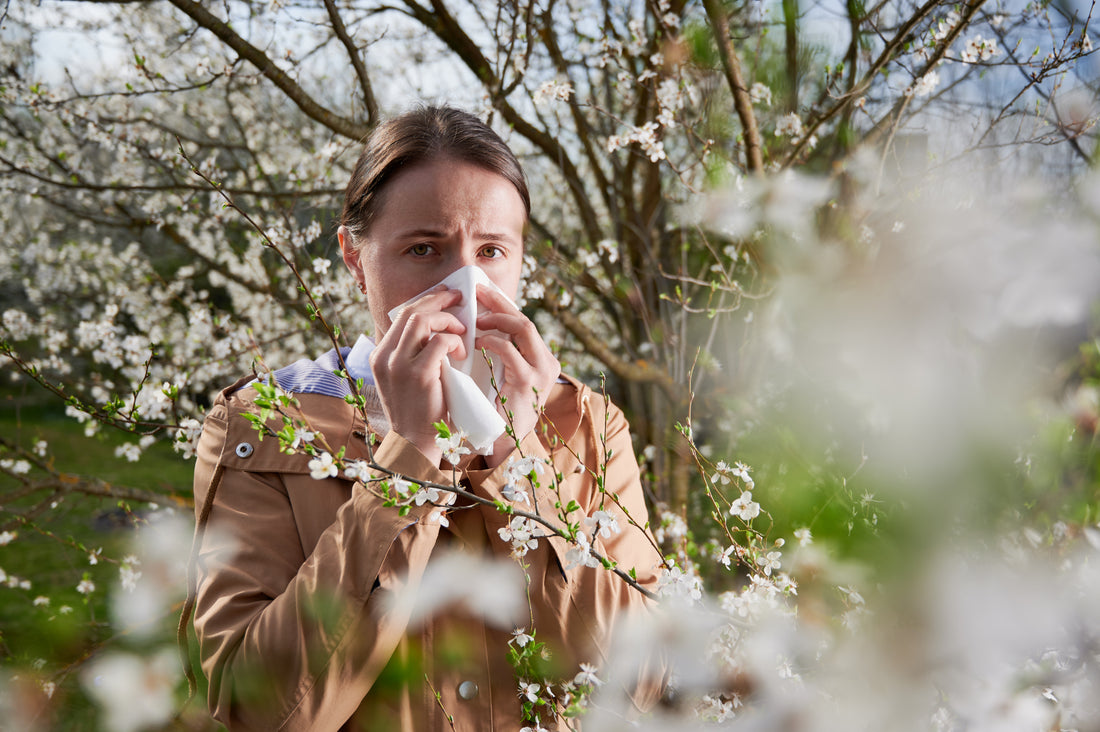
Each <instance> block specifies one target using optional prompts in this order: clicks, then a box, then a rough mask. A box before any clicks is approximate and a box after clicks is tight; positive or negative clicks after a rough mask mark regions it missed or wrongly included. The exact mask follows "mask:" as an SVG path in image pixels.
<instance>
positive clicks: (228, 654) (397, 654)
mask: <svg viewBox="0 0 1100 732" xmlns="http://www.w3.org/2000/svg"><path fill="white" fill-rule="evenodd" d="M566 382H567V383H566ZM244 383H245V380H242V381H240V382H238V383H237V384H235V385H234V386H232V387H229V388H228V389H226V390H225V391H223V392H222V393H221V394H220V395H219V397H218V398H217V400H216V402H215V404H214V405H213V407H212V409H211V410H210V412H209V414H208V415H207V418H206V421H205V423H204V426H203V434H202V438H201V440H200V443H199V449H198V456H197V460H198V462H197V466H196V469H195V503H196V511H197V512H201V508H202V507H203V505H204V504H205V503H206V502H207V497H208V496H209V495H210V494H211V492H214V499H213V502H212V504H211V505H210V510H209V518H208V520H207V521H206V522H205V526H203V525H200V526H199V530H198V532H197V534H196V535H197V537H198V541H199V542H200V543H199V546H198V551H197V567H196V571H197V578H198V585H197V586H198V590H197V596H196V598H197V599H196V606H195V618H194V627H195V631H196V634H197V637H198V640H199V645H200V653H201V659H202V667H203V670H204V672H205V673H206V676H207V678H208V679H209V682H210V683H209V706H210V710H211V712H212V713H213V715H214V717H215V718H216V719H218V720H219V721H221V722H222V723H224V724H225V725H227V726H228V727H229V728H231V729H234V730H236V729H255V730H337V729H341V730H343V729H348V730H359V729H369V730H440V729H451V728H452V723H451V722H450V721H448V717H450V718H451V719H453V728H454V729H456V730H508V732H518V730H519V729H520V727H521V726H523V724H522V723H521V722H520V716H521V708H520V700H519V697H518V694H517V689H518V685H517V681H516V679H515V677H514V674H513V671H512V668H511V666H510V665H509V662H508V660H507V643H508V640H509V638H510V637H511V633H510V632H509V631H510V629H503V628H501V629H498V628H494V627H490V626H488V625H486V624H485V623H483V622H482V621H481V620H480V619H478V618H474V617H470V616H469V615H468V614H466V613H465V612H464V611H462V610H460V609H455V610H453V611H448V612H446V613H441V614H439V615H436V616H435V617H434V618H432V619H431V620H429V621H428V622H427V623H426V624H424V625H422V626H420V627H417V628H410V627H408V615H407V613H406V612H404V611H402V610H399V609H396V608H395V606H394V603H392V602H389V599H390V598H392V596H393V595H394V593H398V592H401V591H402V590H405V589H408V588H410V587H415V586H416V585H417V583H418V582H419V580H420V578H421V576H422V575H423V573H424V571H425V567H426V566H427V564H428V562H429V561H430V559H431V557H432V556H433V554H437V553H439V552H441V551H443V550H444V547H446V548H459V549H462V550H465V551H473V552H477V553H479V554H486V553H489V554H492V555H498V556H501V557H507V556H508V554H509V551H510V549H511V547H510V545H509V544H508V543H506V542H504V541H502V540H501V539H500V537H499V536H498V533H497V529H499V528H501V527H503V526H505V524H506V522H507V521H508V517H506V516H505V515H503V514H501V513H499V512H498V511H496V510H495V509H493V508H492V507H484V506H475V507H473V508H469V509H465V510H456V511H452V512H451V513H450V514H449V516H450V521H451V525H450V526H449V527H447V528H441V526H440V524H439V523H438V522H435V521H429V520H428V513H429V511H430V510H434V509H433V508H432V507H431V506H430V505H425V506H422V507H415V506H414V507H413V509H412V511H411V512H410V513H409V514H408V515H406V516H400V515H399V514H398V511H397V509H395V508H393V507H386V506H384V505H383V502H382V500H381V499H379V498H378V497H377V496H376V495H375V494H374V493H372V492H371V491H370V490H368V489H367V488H365V487H364V485H363V483H362V482H355V483H353V482H352V481H350V480H346V479H343V478H329V479H324V480H315V479H313V478H312V477H311V476H310V474H309V469H308V468H307V462H308V460H309V457H308V456H306V455H303V454H295V455H287V454H284V453H281V452H280V451H279V445H278V440H277V439H276V438H274V437H270V436H269V437H266V438H265V439H263V440H260V439H258V433H257V432H256V431H255V429H254V428H253V427H252V425H251V423H250V422H249V421H247V420H246V419H244V418H243V417H242V416H241V415H242V413H244V412H247V411H249V410H252V411H255V410H256V407H255V405H254V404H252V401H251V400H252V398H254V397H255V391H254V390H252V389H251V388H249V387H243V388H242V385H243V384H244ZM297 397H298V400H299V404H300V409H301V413H302V415H304V416H305V418H306V419H307V420H308V422H309V424H310V425H311V426H312V428H313V429H314V430H315V431H317V432H318V433H320V434H321V435H323V436H324V438H325V440H327V443H328V444H329V445H332V446H333V447H334V448H335V447H336V446H346V448H347V453H346V456H345V457H346V458H348V459H357V458H358V459H365V458H366V457H367V450H366V443H365V439H364V438H365V435H366V430H367V426H366V424H365V422H364V421H363V419H362V417H361V415H360V414H359V413H358V412H357V411H356V410H354V409H353V408H352V407H350V406H349V405H348V404H346V403H345V402H343V401H342V400H340V399H337V398H334V397H329V396H324V395H318V394H300V395H297ZM272 424H274V423H272ZM275 426H276V427H279V426H281V425H275ZM546 426H549V429H543V427H546ZM547 435H554V437H553V438H550V437H547ZM603 435H606V442H604V441H603V440H602V439H601V436H603ZM521 449H522V451H523V454H525V455H537V456H539V457H541V458H548V459H549V460H551V461H552V463H553V466H554V469H555V471H556V472H557V473H559V474H560V475H561V476H562V480H561V483H560V486H559V488H560V492H561V500H562V502H563V505H567V504H568V502H569V500H576V501H577V502H578V503H579V504H580V505H581V506H582V510H583V512H584V514H585V515H589V514H591V512H592V511H594V510H596V509H597V508H600V504H601V495H600V493H599V491H598V489H597V481H596V480H595V478H594V477H593V476H592V474H591V473H590V472H589V470H591V469H595V470H598V469H599V467H600V466H601V465H602V464H603V463H604V462H605V458H604V456H605V455H610V456H611V457H610V459H609V460H606V463H607V467H606V478H605V484H606V487H607V490H608V492H610V493H614V494H615V495H616V496H617V497H618V499H619V501H620V502H621V504H622V505H623V506H624V507H625V508H626V510H627V511H629V513H630V516H631V517H633V518H634V519H635V520H636V521H637V523H638V524H640V525H642V526H647V525H648V524H647V513H646V508H645V504H644V501H643V498H642V490H641V486H640V482H639V478H638V466H637V462H636V459H635V457H634V452H633V449H632V446H631V442H630V435H629V430H628V426H627V423H626V420H625V419H624V417H623V415H622V413H621V412H620V411H619V410H618V409H617V408H615V407H614V406H612V405H610V404H608V403H607V402H606V401H605V400H604V399H603V397H601V396H600V395H598V394H595V393H594V392H592V391H591V390H590V389H588V388H587V387H585V386H583V385H581V384H579V383H578V382H576V381H573V380H564V379H563V380H562V381H561V382H559V383H558V384H557V385H556V386H555V387H554V390H553V392H552V393H551V396H550V398H549V400H548V402H547V406H546V412H545V417H544V424H543V425H542V426H540V429H539V430H536V432H535V433H532V434H531V435H529V436H528V437H527V438H526V439H525V440H524V441H523V443H522V445H521ZM375 460H376V461H377V463H378V464H380V465H382V466H385V467H386V468H388V469H389V470H392V471H394V472H396V473H399V474H401V475H405V476H408V477H409V478H411V479H416V480H422V481H433V482H438V483H444V484H450V483H451V476H450V475H447V474H444V473H442V472H441V471H440V470H439V469H438V467H437V466H435V465H432V464H430V463H429V462H428V460H427V459H426V458H425V457H424V456H423V454H422V453H420V452H419V451H418V450H417V449H416V448H414V447H413V446H412V445H411V444H410V443H408V442H407V441H405V440H404V439H403V438H402V437H401V436H400V435H397V434H396V433H392V432H391V433H389V434H387V435H386V436H385V437H384V439H382V441H381V443H380V445H378V446H377V447H376V451H375ZM505 463H507V461H505ZM586 468H588V469H589V470H586ZM460 477H461V479H462V483H463V485H464V486H465V487H467V488H468V489H469V490H471V491H473V492H474V493H475V494H477V495H479V496H482V497H485V498H489V499H493V500H503V498H502V496H501V489H502V488H503V487H504V486H505V485H506V480H505V476H504V467H503V465H502V466H500V467H498V468H496V469H494V470H469V471H466V472H465V473H464V474H460ZM541 482H542V486H541V487H538V488H536V489H535V490H534V491H532V499H533V500H534V501H535V502H536V503H537V505H538V506H539V509H540V511H541V513H542V515H548V514H549V515H553V514H554V513H555V511H554V509H553V506H554V503H555V502H556V501H557V500H558V496H557V495H556V494H555V493H554V492H553V490H552V489H551V488H550V485H549V484H550V482H551V481H550V480H548V479H546V476H544V479H543V480H542V481H541ZM602 503H603V508H604V509H605V510H608V511H610V512H612V513H613V514H614V515H615V516H616V517H617V519H618V523H619V525H620V527H621V529H622V530H621V532H620V533H618V534H615V535H613V536H611V537H610V538H608V539H597V541H596V544H595V548H596V549H597V550H599V551H601V552H602V553H605V554H606V555H607V556H609V557H610V558H612V559H613V560H614V561H615V562H617V564H618V566H619V567H620V568H623V569H626V570H630V569H633V570H634V571H635V572H636V573H637V578H638V580H639V581H640V583H641V584H642V585H643V586H647V587H648V588H650V589H653V587H654V586H655V583H656V566H657V562H658V560H659V557H658V555H657V552H656V550H655V549H654V548H653V545H652V543H651V541H650V538H649V536H648V535H647V533H646V532H645V531H643V530H641V529H639V528H637V527H635V526H632V525H631V524H630V523H629V522H628V521H627V519H626V517H625V515H623V511H622V510H620V509H618V508H616V507H615V506H614V504H613V503H612V502H611V501H609V500H606V499H605V500H604V501H602ZM567 549H568V547H567V546H566V543H565V541H564V540H561V539H557V538H554V539H542V540H540V541H539V544H538V547H537V548H536V549H534V550H532V551H531V552H529V553H528V555H527V556H526V557H524V561H525V562H526V563H527V565H528V569H527V572H528V575H529V577H530V590H529V593H530V603H531V610H532V612H533V616H534V627H535V628H536V630H537V632H538V637H539V639H540V640H543V641H545V642H547V644H548V646H549V647H550V648H551V649H552V651H553V661H554V662H556V663H557V664H559V666H558V667H559V668H560V669H561V671H562V675H563V676H566V677H568V676H571V675H572V674H574V673H576V671H577V666H578V664H579V663H581V662H587V663H593V664H597V665H602V664H603V663H604V662H605V660H606V659H605V653H606V652H607V648H608V643H609V638H610V637H611V634H612V631H613V630H614V629H615V628H616V626H617V625H619V624H620V621H621V620H623V619H624V618H625V617H626V616H627V615H628V614H630V613H635V612H645V611H646V610H647V608H648V604H649V600H647V599H646V598H645V597H644V596H643V595H642V594H641V593H639V592H638V591H637V590H636V589H634V588H631V587H629V586H628V585H627V584H626V583H625V582H623V581H622V580H621V579H620V578H618V577H616V576H614V575H613V574H612V573H611V572H608V571H606V570H604V569H603V568H588V567H584V566H583V565H582V566H579V567H576V568H573V569H570V570H568V571H567V570H565V569H564V567H565V566H567V562H566V561H565V556H566V551H567ZM529 621H530V616H528V622H527V623H517V625H529V624H530V622H529ZM528 630H530V628H528ZM643 676H644V677H646V678H648V679H650V681H648V682H642V683H639V684H638V685H637V686H636V687H634V688H633V689H632V690H630V692H629V693H630V694H631V696H632V698H633V701H634V703H635V705H636V706H637V707H638V708H641V709H645V708H647V707H649V706H650V705H652V704H653V703H654V702H655V701H656V699H657V697H658V696H659V694H660V688H661V682H660V681H658V682H656V683H654V682H653V681H652V679H654V678H659V674H658V673H655V672H652V671H649V672H644V673H643Z"/></svg>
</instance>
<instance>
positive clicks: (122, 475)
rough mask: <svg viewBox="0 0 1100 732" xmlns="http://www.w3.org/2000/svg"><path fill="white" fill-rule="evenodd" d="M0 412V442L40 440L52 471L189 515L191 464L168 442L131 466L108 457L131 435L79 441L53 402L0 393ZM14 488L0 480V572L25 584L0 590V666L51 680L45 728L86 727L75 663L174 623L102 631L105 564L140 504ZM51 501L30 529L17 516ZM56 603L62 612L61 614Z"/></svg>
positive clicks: (108, 582) (107, 583) (126, 539)
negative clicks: (84, 585) (88, 583)
mask: <svg viewBox="0 0 1100 732" xmlns="http://www.w3.org/2000/svg"><path fill="white" fill-rule="evenodd" d="M0 407H2V409H0V436H3V438H4V439H5V440H7V441H8V442H14V443H15V444H17V445H19V446H20V447H22V448H25V449H30V448H32V446H33V445H34V444H35V443H36V442H37V441H38V440H45V441H46V442H48V443H49V453H48V457H47V460H48V462H49V464H50V465H51V467H52V468H53V469H54V470H56V471H58V472H61V473H65V474H69V475H74V476H82V477H88V478H98V479H100V480H103V481H106V482H107V483H109V484H111V485H113V486H122V487H126V488H134V489H140V490H143V491H149V492H153V493H157V494H160V495H163V496H164V501H163V505H174V506H176V508H177V509H178V510H180V511H182V512H184V513H185V514H189V513H190V511H191V509H190V507H189V506H188V505H186V501H189V500H190V496H191V475H192V471H193V468H194V466H193V463H192V462H190V461H185V460H183V459H182V458H181V457H180V456H179V455H177V454H176V453H175V452H174V450H173V449H172V446H171V445H170V444H169V443H167V442H158V443H155V444H154V445H152V446H150V447H149V448H148V449H147V450H146V451H145V452H144V453H143V455H142V458H141V459H140V460H139V461H138V462H136V463H131V462H128V461H127V460H125V459H124V458H118V457H115V454H114V451H115V448H116V447H117V446H118V445H120V444H122V443H124V442H133V441H136V439H137V438H136V437H135V436H133V435H129V434H126V433H124V432H121V431H119V430H114V429H108V428H104V429H103V430H101V433H100V434H98V435H96V436H94V437H91V438H89V437H86V436H85V435H84V428H83V427H82V426H81V425H79V424H78V423H77V422H76V421H75V420H73V419H71V418H68V417H65V416H64V412H63V407H61V406H60V405H54V404H50V403H46V404H33V403H32V404H20V403H19V401H18V400H17V399H15V398H12V397H10V396H3V395H0ZM0 457H10V455H6V454H5V455H0ZM28 477H29V478H30V479H32V480H41V479H43V478H45V477H46V475H45V473H43V472H42V471H39V470H37V469H36V470H32V472H31V473H30V475H29V476H28ZM20 487H21V486H20V484H19V483H18V482H17V481H16V480H15V479H13V478H11V477H9V476H6V475H0V526H4V528H7V529H9V530H13V531H15V532H17V534H18V536H17V537H16V538H15V539H14V540H13V541H11V542H10V543H8V544H7V545H5V546H0V568H2V569H3V570H4V571H5V572H6V573H7V575H8V576H9V577H10V576H16V577H19V578H22V579H26V580H29V581H30V582H31V586H30V588H29V589H24V588H20V587H12V586H9V585H6V584H2V585H0V667H2V668H3V669H5V670H7V672H8V673H17V674H19V675H21V676H23V677H25V678H28V677H29V678H36V679H40V680H52V681H55V682H56V683H57V685H58V686H57V691H56V692H55V695H54V697H53V699H52V700H51V701H50V704H49V705H48V710H47V712H46V713H45V714H46V715H47V719H48V720H49V723H48V724H47V725H46V728H51V729H66V730H83V729H96V728H97V723H96V714H95V711H94V709H93V708H92V706H91V703H90V702H89V701H88V700H87V698H86V697H84V695H83V693H82V692H81V691H80V688H79V683H78V681H77V677H78V674H79V669H80V668H81V663H82V661H84V660H86V659H87V658H89V657H90V656H91V655H93V654H94V653H95V652H96V651H97V650H98V649H100V648H105V647H109V648H126V649H129V650H137V651H139V652H140V651H141V650H143V649H145V648H148V647H152V646H160V645H163V644H166V643H170V642H172V641H173V634H172V630H173V628H174V623H175V618H174V617H166V618H164V620H163V623H162V627H159V628H158V629H157V631H156V632H155V633H154V634H153V636H152V637H151V638H149V639H146V640H142V641H139V640H137V639H135V638H132V637H130V636H129V635H127V634H125V633H123V634H120V632H119V631H120V629H118V628H114V627H112V626H111V624H110V615H109V599H110V597H109V596H110V595H111V594H112V592H113V591H115V590H116V589H117V585H118V576H119V567H118V565H117V564H116V563H112V562H111V561H109V560H111V559H114V560H117V559H120V558H122V557H123V556H125V555H126V554H127V553H129V552H130V551H131V546H130V545H131V540H132V538H133V536H134V534H135V531H134V529H135V526H137V525H140V524H141V523H143V518H142V517H143V516H144V515H146V514H147V512H148V511H149V510H150V507H149V506H148V505H147V504H143V503H135V502H132V501H131V502H128V503H123V502H120V501H119V500H118V499H115V498H106V497H98V496H88V495H83V494H80V493H77V492H75V491H71V492H67V493H64V494H61V495H53V494H52V492H50V491H40V492H38V493H34V494H32V495H29V496H25V497H23V498H20V499H18V500H14V501H13V500H12V499H11V495H12V492H13V491H14V490H16V489H19V488H20ZM51 503H54V505H53V507H49V508H46V510H45V511H43V512H42V513H40V514H38V515H37V516H35V517H34V518H33V520H32V521H30V522H24V521H20V520H19V519H18V518H17V515H21V514H23V512H25V511H27V510H28V509H30V508H31V507H32V506H35V505H41V506H49V505H50V504H51ZM100 548H102V556H103V557H105V560H104V561H100V562H98V563H97V564H95V565H92V564H91V563H90V562H89V552H90V551H92V550H96V549H100ZM85 576H87V577H88V578H89V579H91V580H92V581H93V582H94V583H95V585H96V590H95V591H94V592H93V593H91V594H90V595H89V596H87V597H86V596H84V595H81V594H80V593H78V592H77V589H76V588H77V585H78V583H79V582H80V581H81V579H83V578H84V577H85ZM182 589H183V588H181V591H182ZM37 597H46V598H49V604H48V605H44V606H43V605H38V606H36V605H35V602H34V601H35V598H37ZM63 606H68V607H69V608H71V611H70V612H65V613H63V612H62V607H63ZM104 644H106V645H104ZM0 683H2V682H0Z"/></svg>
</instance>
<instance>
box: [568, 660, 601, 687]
mask: <svg viewBox="0 0 1100 732" xmlns="http://www.w3.org/2000/svg"><path fill="white" fill-rule="evenodd" d="M573 683H574V684H577V685H578V686H599V685H600V684H602V683H603V682H602V681H600V679H599V677H598V676H596V667H595V666H593V665H592V664H590V663H582V664H581V670H580V672H579V673H578V674H577V675H576V676H574V677H573Z"/></svg>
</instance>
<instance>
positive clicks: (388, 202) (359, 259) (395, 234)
mask: <svg viewBox="0 0 1100 732" xmlns="http://www.w3.org/2000/svg"><path fill="white" fill-rule="evenodd" d="M383 196H384V197H383V202H382V207H381V209H380V210H379V211H378V212H377V214H376V215H375V217H374V223H373V224H372V225H371V227H370V229H369V230H368V232H367V234H366V241H364V242H362V245H361V246H360V247H359V248H358V251H357V252H355V251H352V247H351V242H350V241H349V240H348V239H349V235H348V234H347V233H346V232H345V231H344V230H343V229H341V230H340V233H339V237H340V246H341V248H342V249H343V252H344V262H345V263H346V264H347V266H348V269H350V270H351V272H352V274H353V275H355V278H356V279H357V280H358V281H359V282H360V283H361V284H362V285H363V286H364V287H365V290H366V294H367V303H368V305H369V306H370V311H371V316H372V317H373V318H374V323H375V326H376V328H377V332H376V333H375V340H376V341H377V340H379V339H381V337H382V336H383V335H385V333H386V331H387V330H389V327H390V319H389V315H387V313H389V311H390V310H392V309H393V308H395V307H397V306H398V305H400V304H402V303H403V302H405V301H406V300H408V299H409V298H411V297H413V296H415V295H418V294H419V293H421V292H423V291H424V290H426V289H428V288H429V287H431V286H432V285H435V284H436V283H438V282H439V281H440V280H442V279H443V278H444V277H446V276H447V275H449V274H450V273H451V272H454V271H455V270H456V269H459V268H461V267H465V266H466V265H470V264H476V265H478V266H479V267H481V268H482V269H483V270H485V274H487V275H489V279H491V280H492V281H493V282H494V283H495V284H496V285H497V287H499V288H500V289H501V290H503V291H504V292H506V293H507V294H508V295H509V296H515V295H516V293H517V291H518V289H519V280H520V270H521V268H522V266H523V230H524V227H525V225H526V223H527V214H526V211H525V209H524V206H523V200H522V199H521V198H520V196H519V192H518V191H516V189H515V186H513V185H512V184H511V183H510V182H509V181H508V179H507V178H504V177H503V176H500V175H497V174H496V173H491V172H489V171H488V170H485V169H484V168H480V167H478V166H476V165H472V164H470V163H465V162H460V161H457V160H453V159H450V158H443V159H440V160H435V161H431V162H427V163H423V164H420V165H417V166H415V167H413V168H410V169H409V170H406V171H403V172H401V173H400V174H398V175H397V177H395V178H394V179H393V180H391V181H390V182H389V183H388V184H387V185H386V187H385V189H384V191H383Z"/></svg>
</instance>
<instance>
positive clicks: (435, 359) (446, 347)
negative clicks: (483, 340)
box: [409, 333, 466, 376]
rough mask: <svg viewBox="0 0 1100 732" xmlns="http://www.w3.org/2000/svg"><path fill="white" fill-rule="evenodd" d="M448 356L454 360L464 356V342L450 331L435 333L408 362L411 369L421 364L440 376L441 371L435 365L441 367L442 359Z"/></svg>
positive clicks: (415, 368)
mask: <svg viewBox="0 0 1100 732" xmlns="http://www.w3.org/2000/svg"><path fill="white" fill-rule="evenodd" d="M448 357H450V358H454V359H455V360H462V359H464V358H466V344H465V343H464V342H463V340H462V338H461V337H460V336H457V335H452V334H450V333H437V334H436V335H435V337H434V338H432V339H431V340H430V341H428V343H427V344H426V345H425V346H424V347H423V348H422V349H420V352H419V353H418V354H417V355H416V357H414V358H413V359H412V360H411V361H410V362H409V365H410V367H411V368H412V369H413V370H417V369H419V368H420V367H421V366H425V367H429V368H428V370H429V371H432V372H433V373H436V374H437V375H439V376H442V371H440V370H438V369H437V368H436V365H437V364H438V365H439V368H442V364H443V361H444V360H445V359H446V358H448Z"/></svg>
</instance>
